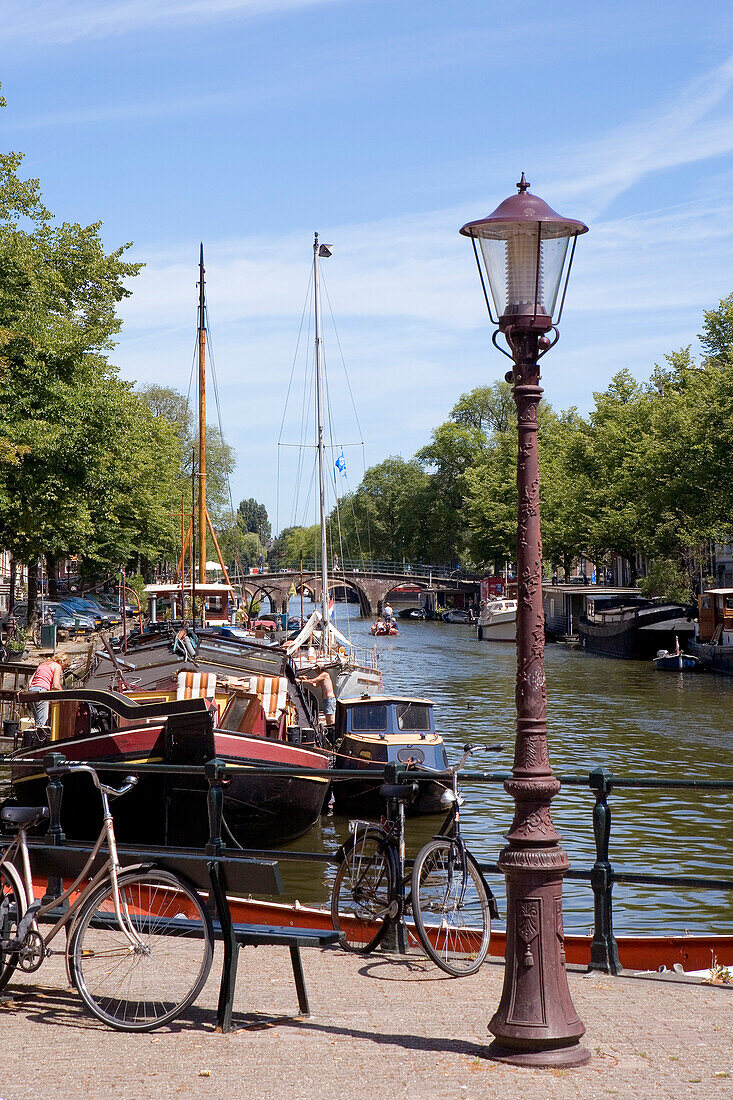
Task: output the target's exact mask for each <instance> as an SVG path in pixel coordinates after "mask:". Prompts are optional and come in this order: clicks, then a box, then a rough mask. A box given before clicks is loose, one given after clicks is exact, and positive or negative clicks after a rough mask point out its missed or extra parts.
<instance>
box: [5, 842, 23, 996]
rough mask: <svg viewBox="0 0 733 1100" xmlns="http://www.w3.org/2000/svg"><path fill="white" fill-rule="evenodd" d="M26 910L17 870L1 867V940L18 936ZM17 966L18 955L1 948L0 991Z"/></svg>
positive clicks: (9, 866) (7, 865)
mask: <svg viewBox="0 0 733 1100" xmlns="http://www.w3.org/2000/svg"><path fill="white" fill-rule="evenodd" d="M25 910H26V903H25V890H24V889H23V884H22V882H21V880H20V877H19V876H18V873H17V871H16V870H15V868H14V867H12V866H11V865H9V864H7V863H6V864H5V865H4V866H3V867H0V940H8V939H11V938H13V937H15V936H16V935H17V932H18V925H19V924H20V920H21V917H22V916H23V914H24V913H25ZM17 965H18V955H17V953H16V952H14V951H12V952H11V951H3V949H2V947H0V989H2V988H3V986H6V985H7V984H8V982H9V981H10V978H11V976H12V973H13V971H14V970H15V968H16V966H17Z"/></svg>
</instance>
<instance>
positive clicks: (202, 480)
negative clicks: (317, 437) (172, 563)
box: [198, 242, 207, 584]
mask: <svg viewBox="0 0 733 1100" xmlns="http://www.w3.org/2000/svg"><path fill="white" fill-rule="evenodd" d="M198 352H199V355H198V359H199V506H198V514H199V584H206V519H207V511H206V298H205V294H204V246H203V242H202V244H201V252H200V255H199V325H198Z"/></svg>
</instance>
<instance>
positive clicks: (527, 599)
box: [461, 173, 590, 1067]
mask: <svg viewBox="0 0 733 1100" xmlns="http://www.w3.org/2000/svg"><path fill="white" fill-rule="evenodd" d="M517 188H518V193H517V194H516V195H512V196H511V197H510V198H508V199H505V200H504V202H503V203H501V205H500V206H498V207H497V209H496V210H495V211H494V213H493V214H490V215H489V216H488V218H483V219H481V220H480V221H475V222H469V223H468V224H467V225H464V226H463V228H462V229H461V233H463V234H464V236H466V237H470V238H471V241H472V243H473V248H474V252H475V254H476V263H477V264H478V269H479V275H480V277H481V285H482V287H483V291H484V297H485V298H486V305H487V307H488V310H489V316H490V318H491V320H492V322H493V324H494V325H496V326H497V327H496V331H495V332H494V335H493V341H494V344H495V346H496V347H497V348H498V349H499V351H502V352H503V353H504V354H505V355H508V356H509V357H510V358H511V359H512V360H513V368H512V370H511V371H510V372H509V373H508V374H507V381H509V382H512V383H513V394H514V400H515V402H516V406H517V423H518V433H519V442H518V456H517V494H518V516H517V519H518V523H517V581H518V592H517V598H518V605H517V683H516V706H517V739H516V746H515V751H514V765H513V769H512V778H511V779H510V780H507V782H506V783H505V788H506V790H507V792H508V793H509V794H510V795H511V796H512V798H513V799H514V804H515V811H514V821H513V822H512V826H511V830H510V832H509V833H508V834H507V840H508V842H509V843H508V845H507V847H506V848H504V850H503V851H502V853H501V855H500V857H499V866H500V867H501V869H502V871H503V872H504V874H505V876H506V887H507V946H506V969H505V973H504V988H503V991H502V996H501V1002H500V1004H499V1007H498V1009H497V1011H496V1013H495V1014H494V1016H493V1018H492V1020H491V1021H490V1023H489V1030H490V1031H492V1032H493V1034H494V1035H495V1039H494V1042H493V1043H492V1044H491V1046H490V1047H489V1051H488V1053H489V1056H490V1057H492V1058H494V1059H497V1060H499V1061H503V1062H510V1063H513V1064H515V1065H524V1066H547V1067H553V1066H558V1067H571V1066H580V1065H583V1064H584V1063H585V1062H587V1061H588V1059H589V1058H590V1054H589V1052H588V1051H587V1050H586V1049H585V1048H584V1047H582V1046H581V1045H580V1042H579V1040H580V1038H581V1036H582V1035H583V1033H584V1032H585V1028H584V1026H583V1023H582V1021H581V1020H580V1019H579V1017H578V1014H577V1012H576V1011H575V1008H574V1007H573V1002H572V999H571V997H570V990H569V989H568V983H567V976H566V973H565V951H564V933H563V922H562V880H563V875H564V874H565V872H566V871H567V869H568V867H569V863H568V857H567V855H566V853H565V852H564V851H563V849H562V848H561V847H560V837H559V835H558V833H557V832H556V831H555V827H554V825H553V822H552V815H551V812H550V803H551V801H552V799H553V797H554V796H555V795H556V794H557V792H558V790H559V789H560V784H559V782H558V780H557V779H556V778H555V776H554V774H553V772H552V768H551V766H550V757H549V752H548V746H547V693H546V688H545V627H544V616H543V612H542V533H541V530H540V498H539V489H540V480H539V463H538V457H537V409H538V406H539V402H540V399H541V397H542V389H541V388H540V385H539V379H540V371H539V360H540V359H541V357H542V356H543V355H544V354H545V352H547V351H549V349H550V348H551V347H552V346H553V344H555V343H556V342H557V339H558V330H557V323H558V322H559V320H560V315H561V313H562V307H563V304H564V301H565V291H566V288H567V282H568V277H569V274H570V268H571V266H572V261H573V255H574V252H575V242H576V240H577V238H578V237H579V236H581V235H582V234H583V233H587V232H588V226H587V225H584V224H583V223H582V222H579V221H574V220H572V219H570V218H563V217H561V216H560V215H559V214H556V213H555V211H554V210H552V209H551V208H550V207H549V206H548V205H547V203H545V202H543V201H542V199H540V198H538V197H537V196H536V195H531V194H530V193H529V184H528V183H527V182H526V180H525V178H524V173H522V178H521V180H520V182H519V183H518V184H517ZM550 332H554V338H551V337H550V336H549V335H548V333H550ZM500 334H503V336H504V338H505V340H506V343H507V345H508V347H509V351H505V350H504V348H503V347H502V346H501V345H500V344H497V337H498V336H499V335H500Z"/></svg>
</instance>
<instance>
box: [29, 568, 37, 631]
mask: <svg viewBox="0 0 733 1100" xmlns="http://www.w3.org/2000/svg"><path fill="white" fill-rule="evenodd" d="M37 596H38V558H34V559H33V561H31V562H28V629H29V630H32V629H33V627H34V626H35V625H36V616H37V607H38V599H37Z"/></svg>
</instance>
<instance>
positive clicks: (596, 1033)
mask: <svg viewBox="0 0 733 1100" xmlns="http://www.w3.org/2000/svg"><path fill="white" fill-rule="evenodd" d="M303 956H304V965H305V971H306V979H307V982H308V991H309V995H310V1001H311V1010H312V1016H311V1018H310V1019H309V1020H305V1021H300V1020H297V1019H295V1018H294V1017H293V1016H291V1015H289V1014H290V1013H292V1012H294V1011H295V1010H296V1008H297V999H296V994H295V987H294V983H293V978H292V971H291V969H290V958H289V954H288V951H287V949H286V948H259V949H256V950H255V949H245V950H243V951H242V953H241V955H240V970H239V984H238V987H237V1000H236V1005H235V1008H236V1015H235V1021H236V1024H237V1030H236V1031H235V1032H233V1033H231V1034H229V1035H219V1034H216V1033H215V1031H214V1023H215V1007H216V998H217V991H218V978H219V974H220V955H219V949H217V956H216V958H215V961H214V967H213V969H212V974H211V977H210V978H209V981H208V983H207V986H206V988H205V990H204V991H203V993H202V995H201V997H200V998H199V1001H198V1002H197V1004H196V1005H195V1006H194V1007H193V1008H192V1009H190V1010H189V1012H188V1014H187V1015H186V1017H185V1019H183V1020H180V1021H176V1022H175V1023H174V1024H173V1026H172V1027H171V1028H169V1029H166V1030H161V1031H158V1032H153V1033H150V1034H146V1035H123V1034H120V1033H118V1032H112V1031H110V1030H108V1029H107V1028H105V1027H104V1026H103V1025H101V1024H98V1023H97V1022H96V1021H95V1020H93V1019H92V1018H90V1017H89V1016H87V1015H86V1013H85V1011H84V1009H83V1007H82V1004H81V1001H80V999H79V997H78V995H77V994H76V993H75V992H74V991H73V990H71V989H69V988H68V987H67V984H66V979H65V973H64V967H63V963H62V961H61V960H60V959H51V960H49V961H48V962H47V963H46V964H45V965H44V967H43V969H42V970H40V971H39V972H38V973H37V974H30V975H23V976H21V977H20V978H19V979H17V980H16V979H15V977H14V979H13V982H12V983H11V985H10V986H9V987H8V989H7V990H6V991H5V993H4V995H3V999H2V1000H0V1028H2V1032H1V1033H2V1071H1V1072H2V1077H1V1079H0V1098H4V1100H15V1098H20V1097H22V1098H26V1097H29V1096H43V1097H44V1100H55V1098H60V1097H65V1098H68V1097H78V1096H83V1097H85V1098H89V1100H93V1098H96V1097H135V1098H137V1097H149V1096H156V1097H167V1096H196V1097H199V1096H201V1097H205V1096H212V1097H213V1096H216V1097H222V1096H226V1097H243V1098H250V1097H255V1098H260V1097H262V1098H265V1097H267V1098H268V1100H269V1098H271V1097H275V1098H287V1100H299V1098H301V1097H303V1098H306V1097H308V1098H309V1097H314V1098H317V1100H331V1098H334V1100H341V1098H344V1097H352V1096H353V1097H364V1098H371V1097H380V1098H381V1097H408V1096H409V1097H419V1098H420V1100H432V1098H433V1097H434V1098H436V1100H438V1098H440V1100H456V1098H460V1100H471V1098H478V1097H484V1096H492V1097H499V1098H503V1097H507V1098H513V1097H522V1098H523V1100H534V1098H537V1100H545V1098H550V1100H552V1098H556V1097H557V1098H560V1097H562V1098H574V1097H582V1098H586V1097H588V1098H591V1097H592V1098H595V1097H611V1096H614V1097H626V1096H634V1097H644V1098H645V1100H646V1098H649V1100H652V1098H657V1097H663V1098H669V1100H677V1098H678V1097H687V1096H699V1097H705V1098H706V1100H708V1098H710V1097H721V1098H722V1097H731V1096H733V989H731V988H730V987H716V986H705V985H699V984H690V983H677V982H670V981H658V980H653V979H639V978H632V977H619V978H610V977H605V976H600V975H597V974H592V975H585V974H583V973H582V972H580V971H574V972H571V973H570V975H569V981H570V988H571V993H572V996H573V1000H574V1003H575V1006H576V1008H577V1010H578V1012H579V1014H580V1016H581V1019H583V1021H584V1022H585V1025H586V1027H587V1034H586V1036H585V1044H586V1046H587V1047H588V1049H589V1050H590V1051H591V1053H592V1059H591V1061H590V1063H589V1064H588V1065H587V1066H585V1067H583V1068H582V1069H579V1070H529V1069H515V1068H513V1067H510V1066H505V1065H502V1064H498V1063H494V1062H491V1061H489V1060H488V1059H487V1057H486V1048H487V1046H488V1042H489V1040H490V1036H489V1033H488V1031H487V1028H486V1025H487V1022H488V1020H489V1018H490V1016H491V1014H492V1012H493V1010H494V1008H495V1006H496V1005H497V1003H498V1000H499V995H500V991H501V984H502V977H503V967H502V966H501V964H487V965H485V966H484V967H483V968H482V970H481V972H480V973H479V974H477V975H475V976H473V977H471V978H462V979H460V980H451V979H450V978H447V977H446V976H444V975H442V973H441V972H440V971H438V970H436V969H435V968H433V967H432V966H430V965H428V964H427V963H426V962H425V963H424V962H422V961H420V960H410V961H409V962H407V961H404V960H401V959H398V958H394V957H387V956H382V955H379V956H375V957H371V958H367V959H365V958H359V957H355V956H352V955H346V954H345V953H343V952H341V951H337V950H328V951H312V950H306V951H304V952H303Z"/></svg>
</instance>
